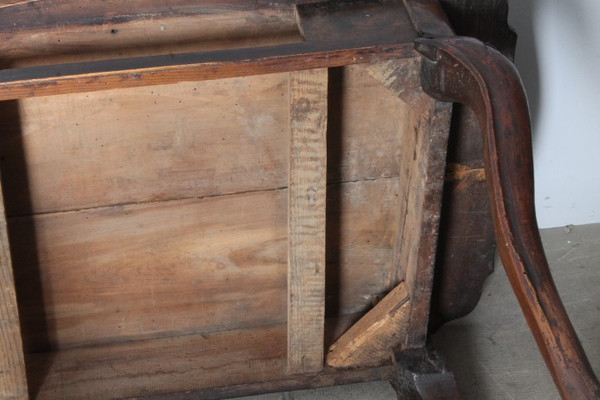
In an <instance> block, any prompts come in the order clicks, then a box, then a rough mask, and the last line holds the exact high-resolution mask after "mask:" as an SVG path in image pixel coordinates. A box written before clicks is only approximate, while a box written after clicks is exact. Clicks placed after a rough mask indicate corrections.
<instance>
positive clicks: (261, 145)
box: [0, 60, 409, 216]
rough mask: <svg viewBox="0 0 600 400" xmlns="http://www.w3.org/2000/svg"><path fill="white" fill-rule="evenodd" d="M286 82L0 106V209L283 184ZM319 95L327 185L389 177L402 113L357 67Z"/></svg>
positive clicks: (216, 84) (280, 77)
mask: <svg viewBox="0 0 600 400" xmlns="http://www.w3.org/2000/svg"><path fill="white" fill-rule="evenodd" d="M401 62H402V60H399V61H398V63H401ZM288 86H289V84H288V74H269V75H263V76H260V77H245V78H232V79H224V80H216V81H210V82H196V83H181V84H176V85H163V86H154V87H152V88H134V89H118V90H107V91H103V92H96V93H86V94H70V95H61V96H53V97H51V98H31V99H24V100H22V101H19V102H3V103H0V117H1V118H0V126H1V127H2V131H3V134H2V135H1V136H0V154H1V155H2V158H1V161H0V162H1V164H2V168H3V170H4V171H6V173H5V182H4V184H5V187H6V189H7V190H6V192H7V196H6V198H5V200H6V209H7V213H8V215H9V216H15V215H29V214H39V213H48V212H56V211H69V210H79V209H87V208H93V207H101V206H108V205H117V204H130V203H141V202H148V201H159V200H171V199H180V198H191V197H203V196H215V195H221V194H231V193H239V192H244V191H250V190H252V191H256V190H269V189H274V188H281V187H286V186H287V181H288V176H287V169H288V150H287V147H288V142H289V132H288V131H289V128H288V125H289V116H288V113H289V110H288V107H289V104H288V103H289V100H288V95H289V93H288V92H289V90H288ZM331 90H332V92H333V97H332V98H333V99H334V100H333V101H332V104H330V107H332V110H331V113H332V114H331V115H332V116H330V119H331V118H333V123H332V125H331V126H330V133H329V144H328V146H329V149H330V153H331V154H330V158H331V162H330V166H329V167H330V168H329V171H328V175H329V182H331V183H334V182H340V181H356V180H361V179H375V178H379V177H392V176H398V172H399V170H400V160H399V159H398V152H399V149H400V145H401V144H400V142H399V140H398V138H397V136H396V133H397V132H398V130H400V129H403V127H404V126H405V122H404V121H406V116H407V112H408V110H409V106H408V105H406V104H403V103H402V102H400V101H398V100H397V99H396V98H395V96H394V95H393V94H392V93H390V92H389V91H387V90H386V89H385V88H384V87H382V86H381V85H380V84H379V83H378V82H377V81H375V80H374V79H372V78H371V77H370V76H369V75H368V74H366V73H365V71H364V68H362V67H361V66H353V67H347V68H344V69H339V70H336V71H335V75H334V77H333V78H332V82H331ZM256 98H260V101H256ZM359 99H362V101H361V100H359ZM382 108H385V109H388V110H389V111H390V116H389V117H388V118H385V119H382V118H380V110H381V109H382ZM133 143H136V145H133ZM220 154H228V155H229V154H235V155H236V157H229V161H228V162H227V163H223V162H221V158H220V156H219V155H220Z"/></svg>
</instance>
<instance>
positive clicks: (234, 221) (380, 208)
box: [9, 178, 400, 351]
mask: <svg viewBox="0 0 600 400" xmlns="http://www.w3.org/2000/svg"><path fill="white" fill-rule="evenodd" d="M399 186H400V183H399V181H398V179H397V178H396V179H378V180H375V181H367V182H355V183H346V184H342V185H333V186H330V187H329V191H330V192H331V199H330V200H329V201H328V211H329V212H330V214H329V220H330V221H332V223H331V225H330V226H329V230H328V251H329V257H328V259H327V264H328V265H327V270H328V279H330V281H331V285H332V286H331V287H330V289H331V290H333V289H336V287H338V286H337V285H341V289H340V290H337V291H330V292H329V296H328V298H327V303H328V310H329V311H328V312H330V313H332V314H335V315H337V314H338V313H339V314H354V313H358V312H364V311H365V310H367V309H368V308H370V307H371V306H372V304H373V302H374V300H375V299H376V298H378V296H379V295H380V293H382V292H386V291H388V290H389V288H388V287H387V282H386V280H384V279H383V278H384V277H385V276H387V274H388V271H389V269H390V268H392V259H393V257H392V255H393V249H394V244H395V242H396V234H397V228H396V226H395V225H394V224H389V223H388V221H390V220H395V219H397V218H398V214H397V208H396V207H395V204H396V201H397V196H398V193H399ZM336 221H343V222H336ZM9 225H10V227H9V228H10V232H11V235H12V237H13V258H14V264H15V279H16V281H17V285H18V289H19V303H20V304H19V307H20V311H21V315H22V322H23V329H24V332H23V333H24V336H25V339H26V344H27V348H28V350H29V351H32V350H44V349H48V348H68V347H73V346H84V345H98V344H102V343H107V342H114V341H124V340H136V339H144V338H149V337H164V336H168V335H172V334H177V333H186V332H197V331H202V332H214V331H219V330H230V329H239V328H244V327H249V326H256V325H271V324H275V323H283V322H285V320H286V276H287V191H286V190H285V189H281V190H273V191H265V192H257V193H246V194H237V195H231V196H219V197H211V198H205V199H190V200H178V201H170V202H158V203H148V204H139V205H127V206H119V207H106V208H97V209H93V210H84V211H76V212H65V213H53V214H45V215H39V216H35V217H23V218H12V219H11V220H10V224H9ZM32 229H33V232H32ZM32 249H33V250H32ZM36 282H37V283H36ZM98 321H102V323H100V324H99V323H98Z"/></svg>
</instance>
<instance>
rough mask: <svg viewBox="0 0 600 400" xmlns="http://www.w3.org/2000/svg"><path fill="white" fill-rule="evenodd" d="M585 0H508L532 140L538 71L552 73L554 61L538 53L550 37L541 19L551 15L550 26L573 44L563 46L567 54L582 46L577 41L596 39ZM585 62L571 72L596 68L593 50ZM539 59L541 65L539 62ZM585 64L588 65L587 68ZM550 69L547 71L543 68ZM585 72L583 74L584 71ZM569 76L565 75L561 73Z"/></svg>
mask: <svg viewBox="0 0 600 400" xmlns="http://www.w3.org/2000/svg"><path fill="white" fill-rule="evenodd" d="M586 1H589V0H578V1H564V0H510V1H509V14H508V21H509V24H510V25H511V27H512V28H513V29H514V30H515V31H516V32H517V35H518V40H517V48H516V55H515V64H516V65H517V68H518V69H519V73H520V75H521V78H522V80H523V84H524V86H525V90H526V91H527V97H528V100H529V108H530V113H531V120H532V125H533V135H534V141H535V140H539V138H538V136H539V131H538V129H536V128H537V127H538V126H539V125H540V123H539V121H540V117H541V114H540V113H541V111H542V109H543V106H544V100H545V98H544V94H545V93H544V87H543V83H542V82H541V75H542V73H544V72H545V75H546V76H551V77H552V76H554V74H553V73H552V71H553V70H554V69H555V67H557V66H556V65H552V64H546V63H544V62H547V61H548V55H547V54H542V51H544V49H547V48H548V47H549V45H548V44H547V43H545V41H549V40H552V38H551V37H549V36H547V32H544V31H543V28H542V22H541V21H542V19H543V18H554V16H559V17H558V18H557V19H556V20H552V21H551V23H552V25H553V29H556V30H558V32H556V33H555V34H556V35H561V36H564V37H565V39H566V40H567V41H568V42H569V43H570V44H571V45H573V47H574V48H575V49H573V48H564V49H561V51H564V56H565V57H569V56H571V55H572V54H573V53H574V52H577V51H578V50H579V51H583V52H585V50H586V49H585V48H584V49H576V47H578V46H579V45H583V46H584V47H587V46H586V44H585V42H587V41H589V40H596V39H597V38H596V36H597V35H596V32H594V30H593V29H592V27H591V26H590V22H593V21H590V18H588V15H587V12H586V9H587V7H586V5H585V4H584V3H586ZM553 45H554V46H560V43H554V44H553ZM589 56H590V59H589V61H590V62H589V63H582V64H581V65H577V66H576V67H577V68H578V69H577V70H574V71H572V73H575V74H591V75H590V76H593V75H595V74H596V73H597V72H594V71H595V69H596V68H597V63H595V62H594V58H597V57H598V55H597V54H589ZM540 60H541V62H542V65H540ZM586 67H592V69H591V70H589V69H587V68H586ZM546 71H550V73H548V72H546ZM586 76H587V75H586ZM562 78H564V79H565V80H569V79H570V77H569V76H564V77H562Z"/></svg>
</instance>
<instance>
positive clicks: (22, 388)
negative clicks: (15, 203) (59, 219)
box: [0, 184, 28, 400]
mask: <svg viewBox="0 0 600 400" xmlns="http://www.w3.org/2000/svg"><path fill="white" fill-rule="evenodd" d="M0 398H2V399H15V400H25V399H27V398H28V395H27V378H26V375H25V360H24V356H23V343H22V341H21V328H20V325H19V313H18V308H17V299H16V295H15V282H14V279H13V266H12V261H11V257H10V246H9V242H8V232H7V229H6V214H5V213H4V197H3V195H2V185H1V184H0Z"/></svg>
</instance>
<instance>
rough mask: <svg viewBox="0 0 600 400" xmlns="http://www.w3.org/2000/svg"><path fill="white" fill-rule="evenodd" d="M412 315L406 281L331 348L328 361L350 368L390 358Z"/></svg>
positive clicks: (333, 364) (377, 362) (381, 361)
mask: <svg viewBox="0 0 600 400" xmlns="http://www.w3.org/2000/svg"><path fill="white" fill-rule="evenodd" d="M409 315H410V295H409V292H408V286H407V285H406V283H404V282H402V283H400V285H398V286H397V287H395V288H394V289H393V290H392V291H391V292H390V293H389V294H388V295H387V296H385V297H384V298H383V299H382V300H381V301H380V302H379V303H378V304H377V305H376V306H375V307H374V308H373V309H372V310H371V311H369V312H368V313H367V314H366V315H365V316H364V317H362V318H361V319H360V320H359V321H358V322H357V323H356V324H354V325H353V326H352V328H350V330H348V332H346V333H345V334H344V335H343V336H342V337H341V338H340V339H339V340H338V341H337V342H336V343H335V344H333V345H332V346H331V347H330V349H329V353H328V354H327V364H328V365H329V366H332V367H335V368H348V367H355V366H364V365H378V364H381V363H383V362H385V361H386V360H389V359H390V357H391V356H392V350H393V348H394V347H395V346H397V345H398V343H399V342H401V341H402V340H403V339H404V336H405V335H406V331H407V328H408V318H409Z"/></svg>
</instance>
